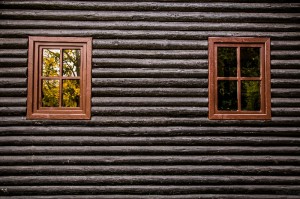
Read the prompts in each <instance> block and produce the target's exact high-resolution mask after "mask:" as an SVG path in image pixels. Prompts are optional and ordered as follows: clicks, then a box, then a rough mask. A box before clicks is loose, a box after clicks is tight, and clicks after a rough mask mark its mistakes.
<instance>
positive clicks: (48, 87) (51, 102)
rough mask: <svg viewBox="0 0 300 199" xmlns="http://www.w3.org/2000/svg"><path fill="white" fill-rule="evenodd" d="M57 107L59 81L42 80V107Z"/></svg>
mask: <svg viewBox="0 0 300 199" xmlns="http://www.w3.org/2000/svg"><path fill="white" fill-rule="evenodd" d="M58 106H59V80H42V107H58Z"/></svg>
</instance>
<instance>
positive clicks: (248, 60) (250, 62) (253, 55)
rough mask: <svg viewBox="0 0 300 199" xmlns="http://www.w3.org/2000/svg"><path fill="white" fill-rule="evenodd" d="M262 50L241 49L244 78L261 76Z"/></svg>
mask: <svg viewBox="0 0 300 199" xmlns="http://www.w3.org/2000/svg"><path fill="white" fill-rule="evenodd" d="M259 53H260V48H241V73H242V76H243V77H259V76H260V65H259V64H260V56H259Z"/></svg>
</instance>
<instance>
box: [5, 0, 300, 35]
mask: <svg viewBox="0 0 300 199" xmlns="http://www.w3.org/2000/svg"><path fill="white" fill-rule="evenodd" d="M98 5H99V4H98ZM223 5H225V4H223ZM281 5H282V4H281ZM0 27H6V28H18V29H19V28H27V29H29V28H31V29H41V28H43V29H51V28H59V29H98V30H108V29H109V30H137V29H138V30H168V31H170V30H172V31H174V30H183V31H204V30H208V31H241V30H243V31H257V32H260V31H262V32H265V31H281V32H283V31H289V32H291V31H293V32H297V31H299V29H300V28H299V25H298V24H297V23H277V24H274V23H233V22H229V23H224V22H220V23H210V22H201V23H198V22H189V23H185V22H171V21H170V22H163V21H162V22H160V21H157V22H152V21H147V22H141V21H109V22H107V21H60V20H51V21H49V20H22V21H18V20H1V21H0Z"/></svg>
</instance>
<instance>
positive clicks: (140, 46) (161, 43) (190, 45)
mask: <svg viewBox="0 0 300 199" xmlns="http://www.w3.org/2000/svg"><path fill="white" fill-rule="evenodd" d="M292 44H295V43H292ZM207 45H208V44H207V40H167V39H130V40H128V39H119V38H118V39H117V40H116V39H105V40H103V39H96V38H95V39H93V49H97V48H99V49H103V48H104V49H130V50H207ZM282 45H283V44H282ZM286 45H287V44H286Z"/></svg>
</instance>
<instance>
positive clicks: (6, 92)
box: [0, 88, 27, 97]
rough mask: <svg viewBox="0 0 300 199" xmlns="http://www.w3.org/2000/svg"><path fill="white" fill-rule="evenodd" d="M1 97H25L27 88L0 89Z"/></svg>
mask: <svg viewBox="0 0 300 199" xmlns="http://www.w3.org/2000/svg"><path fill="white" fill-rule="evenodd" d="M0 96H1V97H26V96H27V88H0Z"/></svg>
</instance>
